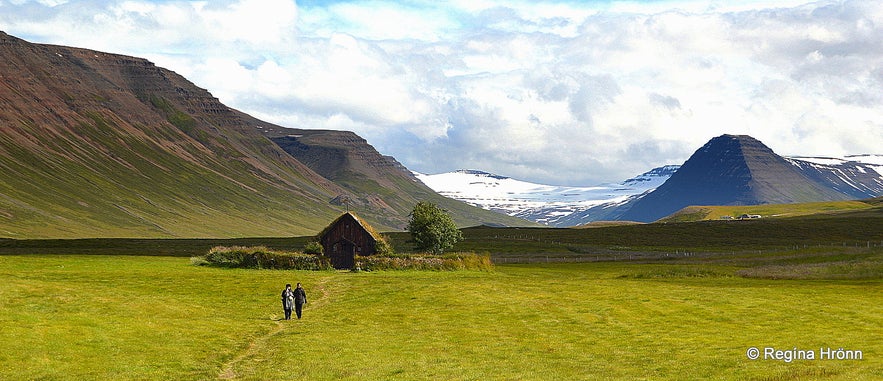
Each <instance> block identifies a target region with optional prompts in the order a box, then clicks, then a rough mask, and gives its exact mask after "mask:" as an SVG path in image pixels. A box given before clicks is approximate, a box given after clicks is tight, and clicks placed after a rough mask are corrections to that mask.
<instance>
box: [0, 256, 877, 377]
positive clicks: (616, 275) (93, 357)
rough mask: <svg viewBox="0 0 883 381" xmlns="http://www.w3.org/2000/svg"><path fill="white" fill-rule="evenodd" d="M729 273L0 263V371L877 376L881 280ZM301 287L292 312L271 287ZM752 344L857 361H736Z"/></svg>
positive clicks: (137, 261) (648, 268)
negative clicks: (824, 351)
mask: <svg viewBox="0 0 883 381" xmlns="http://www.w3.org/2000/svg"><path fill="white" fill-rule="evenodd" d="M744 268H745V267H744V266H741V265H732V264H714V263H704V264H690V263H681V264H621V263H585V264H558V265H507V266H497V268H496V269H495V270H494V271H492V272H373V273H348V272H288V271H270V270H238V269H216V268H205V267H196V266H192V265H190V262H189V260H188V259H186V258H171V257H144V256H94V255H88V256H78V255H64V256H58V255H22V256H0V285H2V286H0V326H2V330H0V379H4V380H19V379H53V380H56V379H60V380H66V379H69V380H81V379H199V380H211V379H243V380H263V379H311V380H313V379H315V380H323V379H324V380H340V379H344V380H346V379H352V380H355V379H380V380H419V379H427V380H437V379H459V380H494V379H498V380H512V379H519V380H531V379H537V380H548V379H737V380H755V379H757V380H779V379H843V380H871V379H880V378H881V377H883V341H881V339H880V338H881V336H883V335H881V334H883V331H881V327H883V281H881V280H880V278H879V277H878V278H876V279H871V280H766V279H749V278H743V277H739V276H734V274H735V273H736V272H737V271H740V270H743V269H744ZM288 282H290V283H294V282H303V283H304V285H305V287H306V290H307V293H308V296H309V300H310V302H309V304H307V307H306V308H305V315H304V316H305V318H304V320H301V321H297V320H292V321H279V320H278V319H279V317H280V315H281V312H282V311H281V309H280V308H279V302H278V294H279V292H280V291H281V289H282V286H283V285H284V284H285V283H288ZM750 347H758V348H759V349H761V351H763V349H764V348H766V347H771V348H775V349H778V350H792V349H794V348H797V349H801V350H812V351H814V352H816V356H819V354H818V352H819V349H820V348H823V347H824V348H827V347H832V348H834V349H837V348H844V349H847V350H861V351H862V356H863V359H862V360H821V359H818V358H816V359H815V360H794V361H792V362H785V361H783V360H773V359H763V358H761V359H759V360H750V359H748V358H747V356H746V351H747V350H748V348H750Z"/></svg>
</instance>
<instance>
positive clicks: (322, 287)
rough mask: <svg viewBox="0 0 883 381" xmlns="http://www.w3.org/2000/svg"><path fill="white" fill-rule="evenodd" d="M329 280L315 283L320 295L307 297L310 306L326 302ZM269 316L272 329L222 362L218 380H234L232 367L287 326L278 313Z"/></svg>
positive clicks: (259, 348)
mask: <svg viewBox="0 0 883 381" xmlns="http://www.w3.org/2000/svg"><path fill="white" fill-rule="evenodd" d="M330 280H331V277H330V276H328V277H324V278H322V279H321V280H319V282H317V283H316V286H315V288H316V289H317V290H319V292H320V293H321V295H322V296H321V297H319V298H317V300H316V301H315V302H314V301H312V300H313V299H312V298H311V299H309V300H308V303H309V305H310V306H311V307H314V308H317V307H321V306H322V305H324V304H326V303H327V301H328V295H329V292H328V288H327V287H326V286H327V284H328V282H329V281H330ZM269 318H270V320H273V321H275V322H276V326H275V327H273V328H272V329H270V331H269V332H267V333H266V334H264V335H262V336H259V337H257V338H255V339H254V340H252V342H251V343H249V344H248V346H247V347H246V348H245V350H243V351H242V352H241V353H239V354H238V355H236V357H234V358H233V359H232V360H230V361H229V362H227V363H226V364H224V366H223V367H221V373H219V374H218V379H220V380H234V379H236V377H237V375H236V371H234V370H233V369H234V368H235V367H236V366H237V365H238V364H239V363H241V362H242V361H244V360H245V359H247V358H250V357H253V356H254V355H255V354H256V353H259V352H260V351H262V350H264V348H266V347H267V341H268V340H270V338H272V337H273V336H276V335H278V334H280V333H282V332H283V331H285V328H286V327H287V325H286V324H285V323H284V319H282V318H279V315H276V314H271V315H270V317H269Z"/></svg>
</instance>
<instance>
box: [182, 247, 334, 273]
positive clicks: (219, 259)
mask: <svg viewBox="0 0 883 381" xmlns="http://www.w3.org/2000/svg"><path fill="white" fill-rule="evenodd" d="M191 263H193V264H195V265H201V266H215V267H229V268H245V269H281V270H331V269H332V267H331V261H329V260H328V258H325V257H322V256H317V255H311V254H303V253H293V252H285V251H274V250H270V249H268V248H266V247H264V246H258V247H243V246H233V247H225V246H217V247H213V248H212V249H211V250H209V252H208V254H206V255H205V256H203V257H195V258H191Z"/></svg>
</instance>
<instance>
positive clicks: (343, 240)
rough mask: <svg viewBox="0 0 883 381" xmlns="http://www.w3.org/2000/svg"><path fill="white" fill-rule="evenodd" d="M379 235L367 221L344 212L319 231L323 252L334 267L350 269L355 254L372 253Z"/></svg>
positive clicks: (354, 261) (354, 262) (374, 250)
mask: <svg viewBox="0 0 883 381" xmlns="http://www.w3.org/2000/svg"><path fill="white" fill-rule="evenodd" d="M379 240H380V237H379V236H378V235H377V233H376V232H375V231H374V228H372V227H371V226H370V225H368V223H367V222H365V221H363V220H362V219H361V218H359V217H358V216H356V215H355V214H354V213H352V212H346V213H344V214H343V215H341V216H340V217H338V218H337V219H336V220H334V222H332V223H331V225H328V227H327V228H325V230H323V231H322V232H321V233H319V243H321V244H322V248H323V250H324V254H325V256H326V257H328V258H330V259H331V265H332V266H334V268H336V269H351V268H353V267H354V266H355V264H356V256H357V255H358V256H368V255H372V254H374V253H375V252H376V251H377V249H376V247H377V241H379Z"/></svg>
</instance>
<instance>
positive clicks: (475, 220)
mask: <svg viewBox="0 0 883 381" xmlns="http://www.w3.org/2000/svg"><path fill="white" fill-rule="evenodd" d="M262 132H263V133H264V135H265V136H267V137H268V138H269V139H270V140H272V141H273V142H275V143H276V144H277V145H278V146H279V147H281V148H282V149H283V150H285V152H287V153H288V154H290V155H291V156H292V157H294V158H296V159H297V160H298V161H300V162H302V163H304V164H305V165H307V166H308V167H309V168H310V169H312V170H313V171H315V172H316V173H318V174H320V175H321V176H323V177H324V178H326V179H329V180H331V181H333V182H334V183H335V184H337V185H339V186H340V187H341V188H343V190H344V193H342V194H340V195H338V196H336V197H335V198H334V199H333V200H332V203H333V204H335V205H344V204H346V205H345V206H348V207H354V208H356V209H358V210H360V211H362V212H361V213H362V214H364V213H365V211H369V212H370V215H371V216H372V217H373V219H374V220H376V221H380V222H381V223H383V224H384V225H386V226H396V227H403V226H404V225H405V224H406V222H407V221H406V220H405V218H406V217H407V215H408V213H410V211H411V209H413V208H414V205H416V204H417V202H418V201H430V202H432V203H434V204H436V205H438V206H439V207H441V208H442V209H445V210H447V211H448V212H449V213H451V215H452V216H453V217H454V221H455V222H456V223H457V224H458V225H461V226H467V225H494V226H535V224H533V223H531V222H529V221H527V220H524V219H520V218H501V217H503V216H501V215H500V214H498V213H492V212H489V211H486V210H484V209H481V208H476V207H474V206H471V205H469V204H467V203H464V202H461V201H457V200H454V199H451V198H448V197H444V196H441V195H439V194H438V193H436V192H435V191H434V190H432V189H430V188H429V187H427V186H426V185H425V184H423V183H422V182H421V181H419V180H418V179H417V178H416V177H415V176H414V174H413V173H412V172H411V171H410V170H408V169H407V168H405V166H403V165H402V164H401V163H399V162H398V161H396V160H395V159H394V158H393V157H391V156H383V155H381V154H380V153H378V152H377V151H376V150H375V149H374V147H372V146H371V145H369V144H368V142H367V141H365V139H363V138H361V137H359V136H358V135H356V134H354V133H352V132H348V131H330V130H306V129H293V128H275V129H263V130H262Z"/></svg>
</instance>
